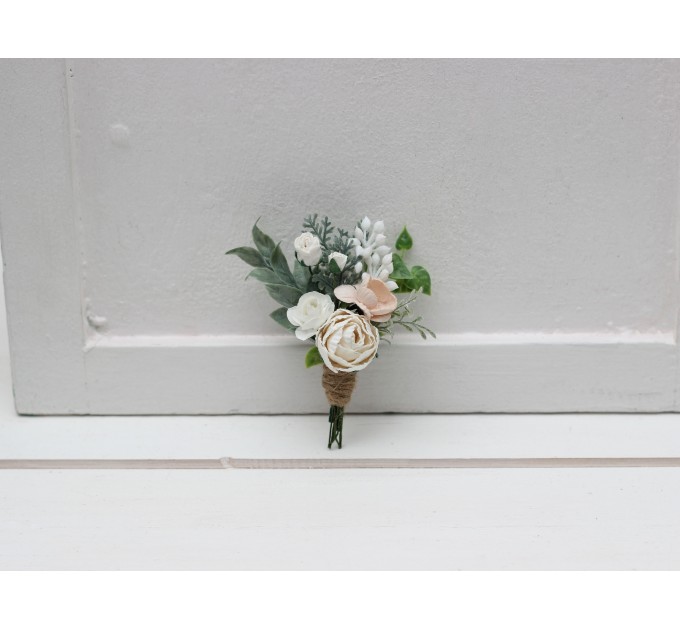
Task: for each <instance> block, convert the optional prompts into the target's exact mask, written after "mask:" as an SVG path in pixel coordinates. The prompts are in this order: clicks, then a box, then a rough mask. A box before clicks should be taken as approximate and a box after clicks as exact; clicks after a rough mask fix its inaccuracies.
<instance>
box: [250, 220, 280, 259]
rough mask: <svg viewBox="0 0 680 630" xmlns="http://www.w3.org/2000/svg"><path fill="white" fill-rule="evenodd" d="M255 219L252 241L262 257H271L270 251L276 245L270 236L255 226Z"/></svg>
mask: <svg viewBox="0 0 680 630" xmlns="http://www.w3.org/2000/svg"><path fill="white" fill-rule="evenodd" d="M259 220H260V219H258V220H257V221H255V225H253V242H254V243H255V247H257V249H258V251H259V252H260V254H262V256H263V257H264V258H267V259H268V258H271V255H272V252H273V251H274V248H275V247H276V245H275V244H274V241H273V240H272V239H271V237H269V236H267V235H266V234H265V233H264V232H263V231H262V230H261V229H260V228H259V227H257V222H258V221H259Z"/></svg>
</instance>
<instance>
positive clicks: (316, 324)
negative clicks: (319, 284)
mask: <svg viewBox="0 0 680 630" xmlns="http://www.w3.org/2000/svg"><path fill="white" fill-rule="evenodd" d="M334 308H335V306H334V304H333V300H332V299H331V297H330V296H329V295H324V294H323V293H319V292H318V291H310V292H309V293H305V294H304V295H303V296H302V297H301V298H300V299H299V300H298V303H297V306H293V307H292V308H289V309H288V311H286V315H287V317H288V321H289V322H290V323H291V324H293V326H295V327H296V329H295V336H296V337H297V338H298V339H303V340H304V339H309V338H310V337H313V336H314V335H316V333H317V331H318V330H319V328H321V326H323V325H324V324H325V323H326V321H327V320H328V318H329V317H330V316H331V315H332V314H333V309H334Z"/></svg>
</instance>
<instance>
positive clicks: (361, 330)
mask: <svg viewBox="0 0 680 630" xmlns="http://www.w3.org/2000/svg"><path fill="white" fill-rule="evenodd" d="M379 341H380V336H379V334H378V329H377V328H376V327H375V326H373V325H372V324H371V322H369V321H368V318H366V317H363V316H362V315H359V314H358V313H354V312H352V311H348V310H345V309H343V308H340V309H338V310H337V311H335V312H334V313H333V314H332V315H331V316H330V318H329V319H328V321H327V322H326V323H325V324H324V325H323V326H322V327H321V328H320V329H319V332H318V334H317V336H316V347H317V349H318V350H319V354H320V355H321V358H322V359H323V362H324V363H325V364H326V367H328V369H329V370H331V371H333V372H336V373H337V372H357V371H358V370H363V369H364V368H365V367H366V366H367V365H368V364H369V363H370V362H371V361H373V359H374V358H375V355H376V353H377V352H378V343H379Z"/></svg>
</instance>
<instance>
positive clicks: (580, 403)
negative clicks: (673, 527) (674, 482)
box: [0, 60, 680, 414]
mask: <svg viewBox="0 0 680 630" xmlns="http://www.w3.org/2000/svg"><path fill="white" fill-rule="evenodd" d="M679 73H680V63H678V62H677V61H663V60H662V61H658V60H642V61H640V60H638V61H635V60H633V61H630V60H602V61H592V60H575V61H568V60H567V61H564V60H562V61H560V60H552V61H549V60H548V61H545V60H543V61H541V60H534V61H521V60H508V61H493V60H477V61H475V60H467V61H460V60H459V61H456V60H449V61H433V60H420V61H418V60H349V61H333V60H322V61H314V60H308V61H267V60H258V61H188V62H183V61H165V62H163V61H134V60H123V61H115V60H99V61H96V60H95V61H93V60H75V61H66V62H63V61H60V60H48V61H45V60H42V61H41V60H28V61H5V62H2V63H0V82H1V83H2V86H3V88H4V89H3V90H2V91H0V119H1V120H3V125H2V126H1V127H0V133H2V136H1V140H2V146H4V147H8V150H6V151H3V152H2V153H1V154H0V169H1V173H2V180H3V186H2V187H1V188H0V221H1V225H2V237H3V247H4V249H5V264H6V268H5V282H6V287H7V295H8V303H9V312H10V333H11V340H12V349H13V354H12V357H13V358H12V361H13V367H14V378H15V394H16V404H17V408H18V409H19V411H20V412H22V413H37V414H50V413H52V414H54V413H59V414H63V413H83V414H85V413H96V414H106V413H121V414H146V413H192V414H197V413H217V414H219V413H259V412H287V413H299V412H310V411H322V409H323V407H324V406H325V405H324V401H323V398H322V394H321V391H320V388H319V387H318V384H317V383H316V379H315V378H314V377H312V376H310V373H308V372H305V370H304V368H303V367H302V362H301V358H302V354H303V352H304V351H305V347H303V346H302V345H294V344H293V343H292V342H293V340H292V339H291V340H289V341H286V340H285V339H283V338H278V337H277V338H275V341H274V342H272V339H271V338H269V337H268V336H269V335H275V334H276V332H277V330H276V328H275V324H273V323H272V322H271V321H270V320H269V319H268V317H267V314H268V313H269V312H270V311H271V310H272V309H273V305H272V304H271V302H270V300H269V298H268V297H267V296H266V295H265V294H264V292H263V291H261V290H260V289H261V288H260V287H257V286H255V285H252V286H251V285H250V284H247V283H243V282H242V278H243V276H244V275H245V270H244V268H243V267H242V266H241V265H240V263H239V261H236V260H228V259H225V257H224V256H223V252H224V251H225V250H226V249H227V247H230V246H233V245H235V244H240V243H241V242H242V241H243V240H244V239H245V238H246V237H247V234H248V230H249V228H250V226H251V225H252V223H253V222H254V220H255V219H256V218H257V217H258V216H260V215H261V216H262V217H263V218H262V221H263V227H267V228H268V229H270V230H271V231H272V232H273V233H275V234H277V235H278V236H280V237H281V238H283V239H285V242H287V243H289V242H290V241H291V240H292V238H293V236H295V233H296V230H297V228H296V227H295V226H297V225H299V222H300V220H301V217H302V216H303V215H304V214H306V213H309V212H316V211H320V212H328V213H329V214H332V215H333V216H336V217H337V218H338V220H339V221H340V222H351V221H354V220H355V219H356V217H357V216H361V215H363V214H370V215H373V216H375V217H377V216H378V215H379V216H381V217H382V218H384V219H386V220H387V221H388V223H390V225H391V226H392V229H393V235H394V234H396V230H397V229H398V228H399V227H400V226H401V225H402V224H403V223H408V224H409V226H410V227H411V230H412V232H413V234H414V236H415V237H416V248H415V249H414V251H413V255H414V257H415V258H417V259H418V261H420V262H422V263H423V264H425V265H426V266H427V267H428V268H430V270H431V272H432V274H433V278H434V282H435V297H433V298H432V299H430V300H428V299H423V300H422V301H421V309H422V312H423V314H424V315H425V316H426V318H427V319H428V321H429V322H430V323H431V324H432V326H433V327H434V328H435V329H436V330H437V331H438V332H439V333H440V334H441V337H440V339H439V341H437V342H435V343H430V342H428V343H427V344H421V343H420V342H419V341H417V340H416V341H408V342H405V343H403V344H398V345H396V346H395V347H394V348H392V349H387V350H386V351H385V352H384V357H385V359H386V360H385V361H379V362H377V363H376V364H375V365H374V366H372V368H371V370H370V371H367V372H366V374H365V375H364V374H362V379H361V383H360V387H359V390H358V392H357V395H356V398H355V401H354V404H353V407H354V411H361V412H376V411H402V412H409V411H419V412H423V411H437V412H452V411H456V412H460V411H465V412H469V411H487V412H494V411H518V412H519V411H548V412H550V411H626V412H631V411H664V410H676V409H678V405H679V402H678V399H677V390H678V382H677V381H678V379H677V374H678V369H679V367H678V366H679V363H678V345H677V331H676V321H677V312H678V284H677V277H678V272H677V259H678V255H677V254H678V252H677V249H678V248H677V242H676V233H677V230H676V223H677V211H678V208H677V185H678V173H679V172H680V169H678V150H677V149H678V129H679V126H678V124H677V122H678V120H677V116H678V111H680V110H679V109H678V103H679V101H680V81H678V74H679ZM288 251H289V252H290V248H289V249H288ZM415 258H414V259H415ZM414 371H417V375H418V378H417V379H415V378H414V377H413V374H414ZM252 374H257V375H258V377H259V379H260V381H259V383H266V385H267V386H266V387H257V392H258V393H257V395H256V396H255V395H253V394H252V386H253V382H252V376H251V375H252ZM375 391H380V396H375V395H373V394H371V395H369V394H368V392H375Z"/></svg>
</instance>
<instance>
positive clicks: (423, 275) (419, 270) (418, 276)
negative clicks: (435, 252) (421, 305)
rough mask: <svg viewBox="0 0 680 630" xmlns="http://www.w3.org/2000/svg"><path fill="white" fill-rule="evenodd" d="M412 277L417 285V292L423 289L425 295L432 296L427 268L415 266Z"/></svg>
mask: <svg viewBox="0 0 680 630" xmlns="http://www.w3.org/2000/svg"><path fill="white" fill-rule="evenodd" d="M411 275H412V276H413V280H412V282H413V283H414V284H415V285H416V286H415V289H416V290H418V289H422V290H423V293H424V294H425V295H432V292H431V291H432V283H431V281H430V274H429V273H428V272H427V270H426V269H425V267H420V266H419V265H416V266H414V267H413V268H412V269H411Z"/></svg>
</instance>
